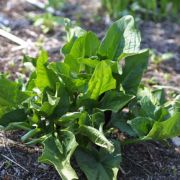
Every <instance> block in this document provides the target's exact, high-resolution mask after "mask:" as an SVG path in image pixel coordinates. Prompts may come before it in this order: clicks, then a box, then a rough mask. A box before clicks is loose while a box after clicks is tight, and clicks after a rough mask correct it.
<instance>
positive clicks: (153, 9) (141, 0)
mask: <svg viewBox="0 0 180 180" xmlns="http://www.w3.org/2000/svg"><path fill="white" fill-rule="evenodd" d="M101 3H102V6H103V7H104V8H105V9H106V10H107V12H108V13H109V15H110V16H111V17H114V18H119V17H121V16H123V15H126V14H131V15H135V16H136V17H138V16H140V18H146V19H153V20H161V19H162V18H169V17H174V18H176V19H177V17H178V15H179V11H180V1H179V0H151V1H147V0H101Z"/></svg>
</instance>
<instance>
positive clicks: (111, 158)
mask: <svg viewBox="0 0 180 180" xmlns="http://www.w3.org/2000/svg"><path fill="white" fill-rule="evenodd" d="M115 147H116V148H115V151H114V153H112V154H110V153H109V152H108V151H106V150H105V149H102V148H101V149H100V151H99V152H98V151H97V150H95V149H92V150H85V149H78V150H77V151H76V153H75V155H76V161H77V163H78V165H79V167H80V168H81V169H82V170H83V172H84V173H85V175H86V177H87V179H88V180H116V179H117V173H118V170H119V165H120V162H121V150H120V145H119V142H116V145H115Z"/></svg>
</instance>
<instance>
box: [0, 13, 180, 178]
mask: <svg viewBox="0 0 180 180" xmlns="http://www.w3.org/2000/svg"><path fill="white" fill-rule="evenodd" d="M140 42H141V37H140V33H139V31H138V30H137V29H136V27H135V24H134V19H133V17H132V16H129V15H128V16H124V17H123V18H121V19H119V20H117V21H116V22H114V23H113V24H112V25H111V27H110V28H109V29H108V30H107V33H106V35H105V37H104V38H103V40H102V41H101V42H100V40H99V39H98V37H97V36H96V34H95V33H93V32H89V31H85V30H82V29H80V28H76V29H75V30H74V29H69V30H68V42H67V43H66V44H65V45H64V47H63V48H62V50H61V52H62V53H63V55H64V59H63V61H59V62H48V54H47V52H46V51H43V50H42V51H41V53H40V55H39V57H38V58H30V57H26V63H27V62H28V63H30V64H31V66H32V67H33V68H31V69H32V70H33V71H32V73H31V75H30V76H29V78H28V81H27V82H26V83H16V82H13V81H11V80H9V79H7V78H6V76H5V75H3V74H2V75H1V76H0V125H1V128H2V129H3V130H14V129H22V130H24V131H26V133H25V134H24V135H23V136H22V137H21V140H22V141H23V142H24V143H26V144H28V145H32V144H43V146H44V149H43V153H42V155H41V156H40V157H39V161H40V162H43V163H47V164H52V165H54V167H55V168H56V170H57V171H58V173H59V175H60V176H61V178H62V179H68V180H69V179H78V175H77V173H76V172H75V170H74V169H73V167H72V163H71V160H72V159H74V160H75V161H76V162H77V164H78V166H79V168H80V169H81V170H82V171H83V172H84V174H85V176H86V177H87V179H94V180H95V179H102V180H104V179H107V180H110V179H116V178H117V173H118V171H119V166H120V163H121V147H122V146H123V145H124V144H128V143H138V142H141V141H148V140H162V139H168V138H171V137H175V136H179V135H180V123H179V121H180V119H179V118H180V99H179V97H178V96H177V97H176V98H174V100H171V101H167V100H166V98H165V93H164V91H163V89H150V88H149V87H147V86H145V84H143V83H141V78H142V76H143V72H144V71H145V70H146V68H147V66H148V57H149V51H148V50H147V49H143V50H141V49H140Z"/></svg>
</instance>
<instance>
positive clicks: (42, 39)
mask: <svg viewBox="0 0 180 180" xmlns="http://www.w3.org/2000/svg"><path fill="white" fill-rule="evenodd" d="M99 7H100V4H99V3H97V1H96V0H92V1H87V0H69V4H68V5H67V6H66V7H65V8H64V10H63V11H62V14H64V15H65V16H66V17H69V18H71V19H73V20H74V21H76V22H79V24H80V26H81V27H83V28H85V29H87V30H92V31H95V32H96V33H97V34H98V36H99V38H102V37H103V35H104V34H105V30H106V29H107V27H108V26H109V24H110V23H111V21H110V20H109V18H108V17H107V16H106V15H105V14H104V12H103V11H102V10H100V9H99ZM32 12H33V13H36V14H39V13H42V12H43V10H40V9H39V8H37V7H35V6H33V5H30V4H29V3H27V2H25V0H20V1H16V0H7V1H6V0H1V1H0V28H1V26H5V27H6V28H7V29H9V28H10V29H11V33H12V34H14V35H16V36H18V37H20V38H22V39H23V40H25V41H26V42H27V43H28V48H27V49H23V48H19V47H18V46H17V44H15V43H13V42H12V41H10V40H7V39H5V38H4V37H0V71H1V72H5V73H9V74H10V76H11V78H12V79H13V78H16V77H17V76H19V75H20V74H25V73H27V72H26V71H25V70H24V67H23V64H22V59H23V55H24V54H25V53H26V54H29V55H30V56H33V57H35V56H36V55H37V53H38V50H39V49H38V48H37V47H39V46H43V47H44V48H45V49H46V50H47V51H48V52H49V55H50V59H51V60H55V61H57V60H62V56H61V55H60V54H59V50H60V48H61V47H62V46H63V44H64V34H65V33H64V29H63V27H61V26H58V27H56V28H55V29H54V31H53V32H51V33H49V34H43V33H42V31H41V29H40V28H39V27H34V26H33V24H32V21H30V20H29V19H28V18H27V15H28V13H32ZM139 28H140V30H141V34H142V48H151V49H153V50H154V51H155V52H156V53H157V54H163V53H167V52H171V53H173V58H171V59H170V60H168V61H165V62H162V63H159V64H156V63H153V62H152V61H150V65H149V68H148V70H147V72H146V74H145V78H144V81H146V82H147V81H148V82H150V83H151V84H152V85H154V84H158V85H166V86H171V87H174V88H176V89H180V25H178V24H176V23H173V22H170V21H165V22H159V23H156V22H151V21H145V22H144V21H143V22H141V23H140V25H139ZM37 42H38V43H37ZM17 72H18V73H17ZM22 134H23V132H19V131H18V132H17V131H15V132H6V133H5V132H3V131H1V132H0V179H3V180H16V179H17V180H21V179H22V180H26V179H27V180H40V179H42V180H49V179H59V176H58V174H57V172H56V171H55V170H54V168H53V167H52V166H49V165H45V164H42V163H38V161H37V159H38V156H39V155H40V154H41V147H40V146H26V145H24V144H22V143H21V142H20V137H21V135H22ZM122 149H123V151H122V153H123V154H122V157H123V162H122V165H121V167H120V171H119V175H118V179H132V180H133V179H155V180H159V179H160V180H161V179H173V180H176V179H177V180H178V179H180V147H178V146H175V145H173V144H172V143H171V141H167V142H146V143H143V144H136V145H126V146H124V147H123V148H122ZM73 165H74V166H75V168H77V167H76V163H74V161H73ZM78 174H79V175H80V177H81V178H80V179H85V178H84V175H83V174H82V172H81V171H80V170H78Z"/></svg>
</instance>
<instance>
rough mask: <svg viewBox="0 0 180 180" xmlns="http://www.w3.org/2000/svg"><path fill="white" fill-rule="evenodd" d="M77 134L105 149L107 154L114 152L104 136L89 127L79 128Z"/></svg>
mask: <svg viewBox="0 0 180 180" xmlns="http://www.w3.org/2000/svg"><path fill="white" fill-rule="evenodd" d="M79 132H80V133H81V134H82V135H84V136H87V137H88V138H89V139H90V140H91V141H92V142H93V143H95V144H96V145H98V146H100V147H103V148H105V149H107V150H108V151H109V152H113V151H114V146H113V144H112V143H111V142H110V141H109V140H108V139H107V138H106V137H105V136H104V134H103V133H102V132H100V131H98V130H97V129H95V128H93V127H91V126H84V125H82V126H80V127H79Z"/></svg>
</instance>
